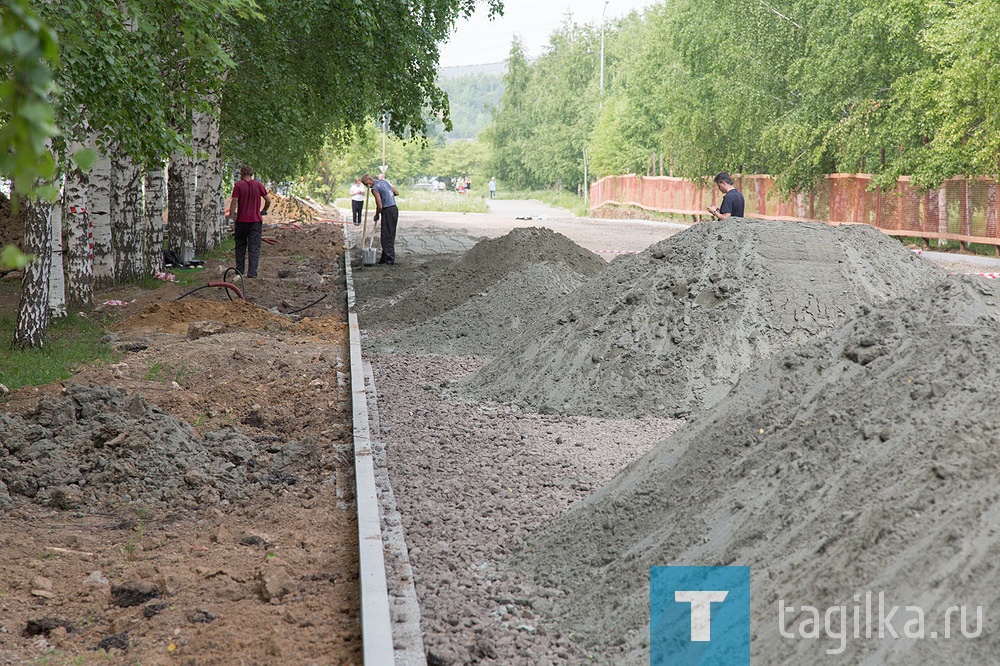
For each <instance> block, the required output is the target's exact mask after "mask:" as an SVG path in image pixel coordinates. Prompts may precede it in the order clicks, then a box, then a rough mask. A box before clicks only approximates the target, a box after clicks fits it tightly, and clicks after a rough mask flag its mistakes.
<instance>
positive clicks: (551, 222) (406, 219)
mask: <svg viewBox="0 0 1000 666" xmlns="http://www.w3.org/2000/svg"><path fill="white" fill-rule="evenodd" d="M402 203H403V205H402V206H401V208H400V212H399V227H398V231H397V241H396V245H397V250H398V252H399V253H400V254H401V255H405V254H406V253H408V252H413V253H417V254H438V253H454V252H461V251H463V250H467V249H468V248H470V247H472V246H473V245H475V244H476V243H477V242H478V241H480V240H482V239H483V238H497V237H499V236H503V235H504V234H506V233H508V232H510V231H511V229H515V228H518V227H547V228H549V229H552V230H553V231H556V232H558V233H561V234H563V235H564V236H567V237H568V238H570V239H571V240H573V241H574V242H575V243H577V244H578V245H580V246H582V247H585V248H587V249H588V250H591V251H592V252H596V253H597V254H599V255H600V256H602V257H604V258H605V259H607V260H608V261H610V260H612V259H614V258H615V257H616V256H618V255H621V254H629V253H635V252H641V251H643V250H645V249H646V248H647V247H649V246H650V245H652V244H653V243H656V242H658V241H660V240H663V239H664V238H668V237H670V236H673V235H674V234H676V233H679V232H680V231H683V230H684V229H686V228H687V227H688V226H689V225H687V224H681V223H675V222H658V221H651V220H618V219H605V218H591V217H576V216H574V215H573V213H572V212H570V211H569V210H566V209H565V208H556V207H553V206H550V205H548V204H546V203H543V202H541V201H537V200H534V199H495V200H487V205H488V206H489V209H490V210H489V212H488V213H442V212H429V211H407V210H406V207H405V202H402ZM341 213H342V214H343V215H344V217H345V219H350V211H348V210H341ZM429 229H434V230H436V231H445V232H447V233H444V234H441V233H434V234H426V233H421V231H422V230H429ZM370 231H371V230H370V229H369V233H370ZM358 235H360V234H358ZM376 236H377V232H376ZM375 245H376V247H377V246H378V240H377V238H376V239H375ZM922 256H923V258H924V259H926V260H928V261H933V262H934V263H936V264H938V265H940V266H943V267H944V268H945V269H946V270H948V271H950V272H953V273H972V274H977V273H1000V258H995V257H984V256H972V255H959V254H954V253H944V252H923V253H922Z"/></svg>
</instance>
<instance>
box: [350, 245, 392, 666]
mask: <svg viewBox="0 0 1000 666" xmlns="http://www.w3.org/2000/svg"><path fill="white" fill-rule="evenodd" d="M345 232H346V230H345ZM344 266H345V277H346V280H347V302H348V314H347V319H348V326H349V328H350V341H351V342H350V344H351V403H352V405H353V412H354V419H353V420H354V477H355V482H356V485H357V488H356V493H355V494H356V502H357V509H358V556H359V575H358V578H359V579H360V582H361V642H362V650H363V655H364V663H365V664H368V665H369V666H386V664H391V663H393V643H392V625H391V620H390V614H389V593H388V588H387V586H386V580H385V558H384V556H383V544H382V531H381V525H380V523H379V507H378V493H377V492H376V488H375V468H374V462H373V455H372V442H371V432H370V431H369V428H368V401H367V393H366V391H365V380H364V366H363V364H362V360H361V330H360V328H359V326H358V315H357V313H355V312H352V311H351V310H353V308H354V298H353V297H354V280H353V277H352V275H351V255H350V252H349V251H347V250H346V249H345V251H344Z"/></svg>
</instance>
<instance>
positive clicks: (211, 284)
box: [208, 282, 247, 301]
mask: <svg viewBox="0 0 1000 666" xmlns="http://www.w3.org/2000/svg"><path fill="white" fill-rule="evenodd" d="M208 286H209V287H225V288H226V289H229V290H231V291H234V292H236V295H237V296H239V297H240V300H241V301H245V300H247V299H245V298H244V297H243V292H242V291H241V290H240V288H239V287H237V286H236V285H235V284H233V283H232V282H209V283H208Z"/></svg>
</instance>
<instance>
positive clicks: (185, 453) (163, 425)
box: [0, 386, 319, 511]
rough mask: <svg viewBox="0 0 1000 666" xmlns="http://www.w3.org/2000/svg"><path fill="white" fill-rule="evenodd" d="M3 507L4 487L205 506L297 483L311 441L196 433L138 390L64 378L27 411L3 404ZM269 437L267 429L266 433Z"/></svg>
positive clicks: (12, 491)
mask: <svg viewBox="0 0 1000 666" xmlns="http://www.w3.org/2000/svg"><path fill="white" fill-rule="evenodd" d="M0 430H2V431H3V433H4V436H3V443H2V445H0V507H2V508H4V509H6V508H9V507H10V506H11V505H12V504H13V499H12V497H11V495H18V496H22V497H25V498H30V499H31V500H32V501H34V502H35V503H38V504H42V505H46V506H53V507H56V508H60V509H79V508H85V509H89V510H91V511H95V510H99V509H101V508H108V507H115V506H120V505H122V504H129V503H137V504H139V505H146V506H150V505H167V506H171V507H173V508H186V509H194V508H204V507H205V506H210V505H216V504H223V505H225V504H230V503H241V502H243V501H246V500H248V499H250V498H252V497H254V494H255V493H259V492H260V491H261V489H262V488H270V487H272V486H284V485H288V484H295V482H296V477H295V476H294V475H293V474H291V473H289V466H290V465H292V464H293V463H297V462H303V461H309V460H318V456H319V454H318V450H317V449H316V447H314V446H313V445H311V444H309V445H301V444H297V443H294V442H292V443H288V444H281V445H270V444H267V443H258V442H256V441H254V440H252V439H249V438H247V437H245V436H243V435H241V434H240V433H238V432H237V431H235V430H232V429H229V430H218V431H213V432H209V433H206V435H205V437H204V438H202V437H201V436H200V435H198V434H197V433H196V432H195V430H194V429H193V428H192V427H191V426H190V425H189V424H188V423H186V422H184V421H180V420H178V419H176V418H174V417H172V416H170V415H169V414H166V413H164V412H162V411H160V409H159V408H158V407H156V406H155V405H150V404H147V403H146V401H145V399H144V398H143V397H142V395H141V394H139V393H132V394H131V395H125V394H123V393H120V392H119V391H117V390H116V389H113V388H109V387H86V386H70V387H68V388H67V389H66V394H65V397H62V398H46V399H43V400H41V401H39V405H38V408H37V410H36V411H35V412H34V414H32V415H30V416H28V417H27V418H22V417H18V416H13V417H12V416H7V415H5V414H0ZM271 439H274V438H268V441H270V440H271Z"/></svg>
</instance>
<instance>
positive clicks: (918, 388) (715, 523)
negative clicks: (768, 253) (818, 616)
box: [519, 279, 1000, 664]
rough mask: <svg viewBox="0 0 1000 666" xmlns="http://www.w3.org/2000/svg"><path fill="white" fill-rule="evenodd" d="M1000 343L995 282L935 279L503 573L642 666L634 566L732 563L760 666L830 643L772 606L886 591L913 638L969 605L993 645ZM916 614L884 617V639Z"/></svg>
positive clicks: (541, 541)
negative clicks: (952, 609)
mask: <svg viewBox="0 0 1000 666" xmlns="http://www.w3.org/2000/svg"><path fill="white" fill-rule="evenodd" d="M998 336H1000V297H998V295H997V287H996V286H995V285H992V284H988V283H986V282H984V281H980V280H978V279H962V280H959V279H945V280H943V281H942V282H940V283H939V284H937V285H936V286H934V287H932V288H929V289H926V290H924V293H922V294H920V295H914V296H911V297H909V298H907V299H900V300H898V301H894V302H892V303H890V304H888V305H886V306H882V307H880V308H878V309H876V310H873V311H872V312H870V313H869V314H866V315H863V316H860V317H859V318H857V319H856V320H854V321H852V322H850V323H848V324H847V325H845V326H844V327H842V328H840V329H838V330H837V331H836V332H834V333H832V334H830V335H827V336H823V337H822V338H820V339H818V340H816V341H813V342H811V343H809V344H807V345H803V346H800V347H792V348H789V349H787V350H784V351H782V352H780V353H779V354H777V355H775V356H774V357H772V358H771V359H768V360H767V361H766V362H765V363H763V364H762V365H761V366H760V367H759V368H755V369H754V370H752V371H750V372H748V373H747V374H746V375H745V376H744V377H743V378H742V379H741V380H740V382H739V384H738V385H737V386H736V387H735V388H734V390H733V391H732V393H731V394H730V396H729V397H728V398H727V399H726V400H725V401H724V402H722V403H720V404H719V405H718V406H717V407H716V408H715V409H714V410H713V411H712V412H711V413H702V414H700V415H699V416H698V418H696V419H695V420H693V421H692V422H690V423H689V424H688V425H687V426H685V427H682V428H681V429H680V430H679V431H678V432H677V433H676V434H675V435H674V436H673V437H671V438H668V439H667V440H664V441H663V442H662V443H661V444H659V445H658V446H657V447H656V448H655V449H654V450H653V451H651V452H650V453H649V454H648V455H647V456H645V457H644V458H643V459H640V460H639V461H637V462H636V463H635V464H633V465H632V466H630V467H629V468H628V469H627V470H625V471H624V472H623V473H621V474H620V475H619V476H618V477H617V478H616V479H615V480H614V481H612V483H611V484H609V485H608V486H606V487H605V488H603V489H602V490H601V491H599V492H598V493H597V494H596V495H594V496H593V497H591V498H590V499H588V500H586V501H585V502H583V503H582V504H580V505H578V506H577V507H576V508H575V509H573V510H571V511H570V512H569V513H568V514H567V515H566V516H564V517H563V518H561V519H559V520H557V521H556V522H555V523H554V524H552V525H550V527H549V528H547V529H546V530H545V532H544V533H543V534H541V535H540V536H539V537H537V538H536V539H535V540H534V543H532V544H531V547H530V548H529V549H528V550H527V551H526V552H525V554H524V555H523V556H522V557H521V559H520V562H519V567H520V568H522V569H524V570H525V571H527V572H528V573H529V574H530V575H532V576H534V577H535V579H536V580H537V581H538V582H541V583H543V584H544V585H547V586H554V587H558V588H560V589H562V590H565V591H566V592H567V594H566V596H563V597H558V601H557V605H556V607H555V608H554V611H555V614H556V615H557V616H558V617H559V618H560V619H561V621H562V623H563V624H564V626H565V627H567V628H569V629H571V630H572V631H575V632H576V634H577V635H578V636H590V637H593V640H595V641H596V642H599V643H600V644H601V647H602V648H604V649H606V650H607V649H610V648H609V646H613V645H617V644H624V645H625V648H623V650H624V653H628V656H627V658H626V657H625V656H623V654H619V655H618V656H617V657H616V658H615V659H614V661H615V663H647V659H648V656H647V651H648V639H647V638H646V637H648V629H647V627H648V622H649V616H648V609H649V598H648V576H649V569H648V567H649V566H651V565H667V564H694V565H723V564H734V565H749V566H750V567H751V573H752V578H751V581H752V587H753V605H752V635H753V636H754V642H753V648H752V649H753V652H754V659H755V661H756V660H758V659H759V661H760V662H761V663H769V664H771V663H773V664H776V663H815V662H816V661H817V660H818V659H817V657H816V655H817V650H819V649H823V650H826V649H831V650H836V649H839V647H840V643H839V641H836V640H827V639H823V640H820V641H819V642H818V643H817V642H816V641H808V640H801V639H799V640H794V639H787V638H783V637H781V636H780V635H779V634H778V626H777V624H778V612H777V608H776V606H777V603H776V600H777V599H782V600H784V603H785V605H786V606H791V605H794V606H801V605H811V606H813V607H818V608H820V609H824V608H829V607H834V606H841V605H846V606H848V607H849V608H850V607H852V606H854V605H855V604H856V603H857V598H858V597H855V595H860V599H861V600H862V605H863V604H864V599H865V593H866V592H872V593H873V596H874V597H875V599H876V600H877V595H878V593H879V592H885V599H886V603H887V604H888V605H899V606H900V608H901V609H902V607H903V606H905V605H920V606H921V607H922V608H923V610H924V611H925V612H926V618H925V619H926V625H925V629H926V631H927V633H928V634H929V632H930V631H940V630H941V627H942V623H943V618H944V614H945V610H946V609H947V608H948V607H949V606H951V605H959V604H968V605H970V612H971V613H972V615H973V616H974V614H975V606H977V605H981V606H982V607H983V608H985V609H987V610H986V620H985V626H984V631H985V632H986V633H985V634H984V635H991V632H995V631H996V629H997V624H998V620H997V618H996V617H994V616H991V615H990V612H989V609H991V608H992V609H995V608H997V605H998V604H1000V593H998V590H1000V565H998V559H997V557H996V545H997V537H996V530H997V510H996V506H997V499H998V497H1000V485H998V482H997V479H998V478H1000V477H998V472H1000V415H998V413H997V409H996V405H997V403H998V402H1000V377H998V375H997V373H996V368H997V367H998V365H1000V347H998V346H997V344H996V340H997V339H998ZM876 604H877V601H876ZM876 612H877V611H876ZM900 616H902V617H900ZM914 617H915V613H900V614H899V615H897V617H896V619H895V622H894V626H895V629H896V631H897V632H898V633H900V635H902V632H903V625H904V624H905V623H906V622H908V621H909V620H911V619H913V618H914ZM801 619H802V618H801V617H798V618H793V617H789V618H787V625H786V626H788V627H789V628H790V627H797V626H798V623H799V622H800V621H801ZM969 619H970V623H969V628H970V630H974V629H975V626H974V625H975V620H974V619H973V617H970V618H969ZM827 621H829V616H827ZM847 621H848V626H850V620H847ZM953 621H954V622H957V618H953ZM861 622H862V625H864V623H865V620H864V619H863V618H862V620H861ZM876 622H877V620H876ZM820 624H822V621H821V623H820ZM952 628H953V629H954V624H953V627H952ZM835 629H836V627H835ZM862 631H863V630H862ZM956 633H957V632H956ZM953 637H954V636H953ZM817 646H819V647H817ZM995 656H996V645H995V644H993V643H992V641H989V640H978V641H977V640H951V641H932V640H925V641H915V640H864V639H862V640H848V641H847V645H846V648H845V652H844V654H842V655H841V656H840V661H839V662H838V663H855V664H856V663H862V662H864V663H940V664H958V663H988V662H992V661H994V660H995Z"/></svg>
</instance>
